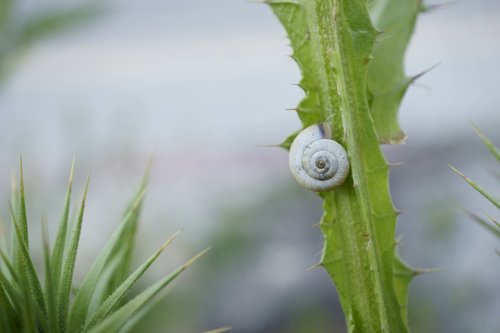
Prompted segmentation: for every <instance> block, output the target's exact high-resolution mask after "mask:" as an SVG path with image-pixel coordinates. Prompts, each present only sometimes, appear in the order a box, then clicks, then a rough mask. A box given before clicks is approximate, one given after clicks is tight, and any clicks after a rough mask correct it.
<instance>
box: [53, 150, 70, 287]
mask: <svg viewBox="0 0 500 333" xmlns="http://www.w3.org/2000/svg"><path fill="white" fill-rule="evenodd" d="M74 170H75V160H74V159H73V162H72V163H71V169H70V172H69V179H68V186H67V190H66V198H65V200H64V208H63V212H62V214H61V219H60V222H59V228H58V230H57V236H56V241H55V244H54V249H53V250H52V257H51V258H50V261H51V263H52V265H51V271H50V274H51V280H52V283H53V286H54V288H53V290H58V289H59V282H60V280H61V271H62V266H63V258H64V248H65V244H66V243H67V239H68V220H69V209H70V203H71V192H72V187H73V176H74Z"/></svg>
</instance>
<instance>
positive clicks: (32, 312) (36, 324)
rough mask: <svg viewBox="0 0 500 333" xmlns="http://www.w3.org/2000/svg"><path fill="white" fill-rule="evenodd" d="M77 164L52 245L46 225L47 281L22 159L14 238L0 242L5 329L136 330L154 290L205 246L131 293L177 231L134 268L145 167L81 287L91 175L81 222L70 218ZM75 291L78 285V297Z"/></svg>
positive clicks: (0, 313)
mask: <svg viewBox="0 0 500 333" xmlns="http://www.w3.org/2000/svg"><path fill="white" fill-rule="evenodd" d="M73 165H74V164H73ZM73 165H72V167H71V172H70V177H69V182H68V188H67V192H66V199H65V202H64V207H63V212H62V215H61V220H60V223H59V228H58V232H57V236H56V239H55V243H54V246H53V247H52V248H50V246H49V240H48V236H47V231H46V227H45V224H42V228H43V232H42V234H43V251H42V252H43V262H44V264H43V271H44V275H43V276H44V278H43V279H42V278H41V274H39V273H38V271H37V268H36V267H35V262H34V259H33V257H32V255H31V251H33V250H32V249H31V248H30V241H29V236H30V235H29V233H28V219H27V215H26V202H25V190H24V181H23V173H22V164H21V167H20V181H19V186H18V187H17V186H15V185H14V186H13V191H12V193H13V194H12V201H11V204H10V212H11V214H10V215H11V221H12V223H11V225H12V228H11V229H12V237H11V239H10V242H8V243H7V242H6V240H2V242H1V245H2V246H1V247H0V256H1V260H0V332H2V333H18V332H26V333H45V332H47V333H49V332H50V333H69V332H71V333H77V332H81V333H83V332H88V333H90V332H91V333H111V332H127V331H128V330H130V329H131V328H132V325H130V324H131V323H133V322H134V321H136V320H137V319H138V317H139V316H141V315H143V314H144V310H145V309H147V307H148V306H149V305H150V304H153V303H154V300H155V299H156V298H157V297H158V296H157V295H158V294H159V293H160V292H161V291H162V290H163V289H164V288H165V287H166V286H167V285H169V284H170V283H171V282H172V281H173V280H174V279H175V278H177V277H178V276H179V275H180V274H181V273H182V272H183V271H184V270H185V269H186V268H187V267H188V266H190V265H191V264H192V263H193V262H194V261H195V260H196V259H197V258H199V257H200V256H201V255H203V253H204V252H205V251H202V252H200V253H199V254H198V255H196V256H195V257H193V258H192V259H191V260H189V261H188V262H187V263H185V264H184V265H182V266H181V267H179V268H178V269H177V270H175V271H174V272H173V273H171V274H170V275H168V276H166V277H165V278H163V279H161V280H160V281H158V282H156V283H155V284H153V285H152V286H150V287H148V288H147V289H146V290H144V291H142V292H141V293H139V294H138V295H137V296H135V297H134V298H132V299H129V298H128V294H129V291H130V289H131V288H132V287H133V286H134V285H135V283H136V282H137V280H138V279H139V278H140V277H141V276H142V275H143V274H144V273H145V271H146V270H147V269H148V268H149V267H150V266H151V264H152V263H153V262H154V261H155V260H156V259H157V258H158V256H159V255H160V253H161V252H162V251H163V250H164V249H165V248H166V247H167V245H169V244H170V243H171V242H172V241H173V240H174V238H175V237H176V236H177V235H178V234H179V232H177V233H175V234H174V235H173V236H172V237H170V238H169V239H168V240H167V241H166V242H165V243H164V244H163V245H162V246H161V247H160V248H159V249H158V250H157V251H156V252H155V253H154V254H153V255H152V256H151V257H149V258H148V259H147V260H146V261H145V262H144V263H143V264H142V265H140V266H139V267H138V268H136V269H135V270H134V271H133V272H132V273H129V270H130V266H131V255H132V249H133V239H134V236H135V234H136V229H137V223H138V220H139V213H140V210H141V206H142V202H143V199H144V193H145V190H146V185H147V180H148V174H149V172H147V173H146V175H145V177H144V179H143V181H142V183H141V186H140V188H139V191H138V192H137V194H136V196H135V198H134V200H133V203H132V204H131V205H130V207H129V208H128V209H127V211H126V214H125V215H124V217H123V219H122V221H121V223H120V224H119V226H118V227H117V229H116V230H115V232H114V233H113V235H112V236H111V237H110V239H109V240H108V241H107V243H106V244H105V246H104V247H103V249H102V250H101V252H100V253H99V254H98V256H97V258H96V259H95V261H94V263H93V264H92V266H91V268H90V270H89V271H88V273H87V274H86V276H85V278H84V279H83V281H82V282H81V283H80V284H79V285H78V286H76V285H75V284H74V281H73V272H74V270H75V263H76V256H77V250H78V245H79V242H80V232H81V228H82V223H83V215H84V209H85V200H86V195H87V188H88V183H89V182H88V180H87V183H86V185H85V189H84V191H83V198H82V200H81V202H80V206H79V210H78V215H77V218H76V221H75V222H74V223H72V224H71V223H70V218H69V211H70V205H71V196H72V182H73V170H74V167H73ZM148 170H149V168H148ZM13 184H15V182H13ZM73 290H76V292H75V293H74V295H73Z"/></svg>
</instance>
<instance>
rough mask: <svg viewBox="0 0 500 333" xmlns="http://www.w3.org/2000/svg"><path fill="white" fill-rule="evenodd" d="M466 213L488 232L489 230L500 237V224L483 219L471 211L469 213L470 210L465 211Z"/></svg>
mask: <svg viewBox="0 0 500 333" xmlns="http://www.w3.org/2000/svg"><path fill="white" fill-rule="evenodd" d="M466 213H467V215H469V217H470V218H471V219H473V220H474V221H475V222H477V223H478V224H479V225H481V226H482V227H484V228H485V229H486V230H488V231H489V232H491V233H492V234H493V235H495V236H497V237H498V238H500V225H499V224H498V223H497V222H496V221H494V220H491V221H490V222H488V221H486V220H485V219H483V218H481V217H479V216H477V215H476V214H473V213H470V212H466Z"/></svg>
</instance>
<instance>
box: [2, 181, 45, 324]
mask: <svg viewBox="0 0 500 333" xmlns="http://www.w3.org/2000/svg"><path fill="white" fill-rule="evenodd" d="M21 179H22V177H21ZM21 188H22V187H21ZM21 196H22V194H21ZM10 209H11V215H12V223H13V225H14V228H15V232H16V236H17V241H18V244H19V249H20V263H21V266H20V267H19V270H20V273H21V274H19V280H20V281H21V286H20V287H21V289H22V291H23V292H24V293H31V297H26V299H27V300H26V303H28V304H26V306H27V307H30V308H31V299H33V300H34V303H35V308H34V311H35V314H36V315H37V317H38V318H39V319H40V320H39V323H40V324H41V325H42V326H44V327H45V329H46V328H47V327H46V326H47V325H46V321H45V320H44V319H45V318H46V315H47V308H46V306H45V300H44V297H43V291H42V286H41V284H40V279H39V278H38V273H37V272H36V269H35V264H34V263H33V260H32V258H31V256H30V253H29V249H28V245H27V244H26V241H25V239H24V238H23V234H22V231H21V227H20V226H19V224H18V222H17V220H16V217H15V215H14V211H13V207H12V206H10ZM4 262H6V261H5V258H4ZM12 272H14V271H12ZM12 272H11V273H12ZM27 313H28V314H31V311H27Z"/></svg>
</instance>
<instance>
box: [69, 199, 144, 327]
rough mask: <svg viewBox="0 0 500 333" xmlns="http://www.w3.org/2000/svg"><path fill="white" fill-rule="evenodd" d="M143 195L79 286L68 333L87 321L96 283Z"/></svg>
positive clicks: (116, 247)
mask: <svg viewBox="0 0 500 333" xmlns="http://www.w3.org/2000/svg"><path fill="white" fill-rule="evenodd" d="M144 194H145V192H144V191H143V192H141V193H139V194H138V195H137V197H136V199H135V200H134V204H133V205H132V207H131V209H130V211H129V212H128V213H127V215H126V216H125V217H124V218H123V220H122V222H121V224H120V225H119V226H118V229H117V230H115V232H114V233H113V235H112V236H111V238H110V239H109V240H108V241H107V242H106V245H105V246H104V248H103V249H102V250H101V252H100V253H99V255H98V256H97V258H96V260H95V261H94V263H93V264H92V267H91V268H90V270H89V272H88V273H87V275H86V276H85V278H84V280H83V282H82V284H81V285H80V288H79V290H78V292H77V294H76V296H75V299H74V302H73V305H72V307H71V312H70V320H69V325H70V326H69V331H70V332H78V331H79V329H80V328H81V327H83V326H84V324H85V322H86V320H87V315H88V311H89V306H90V304H91V302H92V299H93V297H95V295H94V291H95V289H96V286H97V283H98V282H99V280H100V278H101V275H102V273H103V271H104V270H105V268H106V265H108V264H109V263H110V260H111V259H112V254H113V253H115V251H117V249H118V248H119V247H120V242H121V239H122V238H123V237H124V235H125V234H126V232H127V230H128V229H127V226H128V225H129V224H130V223H132V222H133V220H134V216H135V212H136V211H137V210H138V209H139V208H140V206H141V204H142V201H143V199H144ZM97 297H99V298H102V296H99V295H98V296H97Z"/></svg>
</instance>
